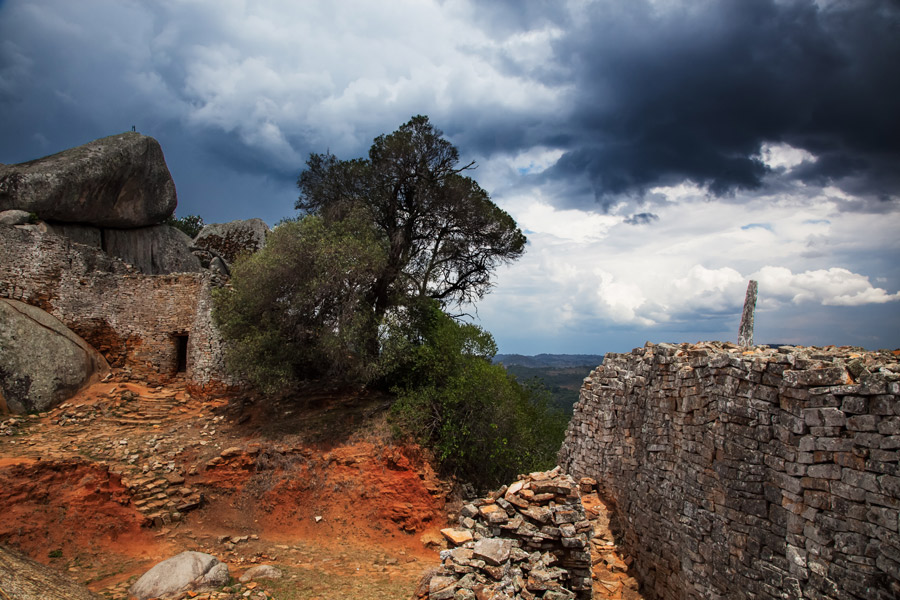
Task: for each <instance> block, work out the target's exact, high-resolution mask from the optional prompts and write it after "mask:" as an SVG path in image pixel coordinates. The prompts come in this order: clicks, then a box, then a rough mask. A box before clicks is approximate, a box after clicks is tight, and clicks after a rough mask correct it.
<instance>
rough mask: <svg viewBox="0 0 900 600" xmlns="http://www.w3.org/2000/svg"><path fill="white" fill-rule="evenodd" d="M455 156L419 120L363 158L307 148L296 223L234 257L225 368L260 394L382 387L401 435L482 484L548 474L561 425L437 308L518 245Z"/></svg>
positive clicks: (484, 283)
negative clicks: (318, 384)
mask: <svg viewBox="0 0 900 600" xmlns="http://www.w3.org/2000/svg"><path fill="white" fill-rule="evenodd" d="M458 161H459V157H458V153H457V151H456V148H454V147H453V146H452V145H451V144H450V143H449V142H448V141H447V140H445V139H443V137H442V134H441V132H440V131H439V130H437V129H435V128H434V127H433V126H432V125H431V124H430V123H429V122H428V119H427V117H421V116H419V117H414V118H413V119H412V120H411V121H409V122H408V123H406V124H405V125H403V126H402V127H400V129H399V130H397V131H395V132H394V133H391V134H390V135H383V136H379V137H378V138H376V139H375V141H374V143H373V144H372V147H371V149H370V151H369V156H368V158H367V159H355V160H338V159H337V158H336V157H335V156H333V155H331V154H328V153H326V154H313V155H312V156H311V157H310V159H309V161H308V162H307V168H306V170H305V171H303V173H302V174H301V175H300V178H299V180H298V186H299V188H300V198H299V200H298V202H297V208H298V209H300V210H301V211H302V214H303V216H302V217H301V218H300V219H299V220H295V221H288V222H284V223H282V224H280V225H279V226H278V227H276V228H275V230H274V231H273V233H272V235H271V236H270V237H269V238H268V240H267V241H266V245H265V247H264V248H263V249H262V250H261V251H259V252H257V253H255V254H253V255H251V256H248V257H244V258H242V259H239V260H238V261H237V262H236V264H235V265H234V266H233V268H232V278H231V286H230V287H228V288H224V289H221V290H218V291H217V292H215V296H214V301H215V302H214V311H213V317H214V319H215V321H216V324H217V326H218V327H219V330H220V331H221V333H222V335H223V337H224V338H225V340H226V363H227V365H228V367H229V369H230V370H231V371H232V372H233V373H235V374H237V375H238V376H240V377H243V378H245V379H247V380H249V381H251V382H252V383H254V384H255V385H256V386H257V387H258V388H260V389H262V390H264V391H274V390H278V389H284V388H287V387H289V386H291V385H292V384H294V383H296V382H298V381H299V380H303V379H309V378H317V377H331V378H339V379H341V380H343V381H345V382H346V381H348V380H349V381H356V382H366V383H369V384H379V385H381V386H382V387H385V388H390V389H392V390H393V391H394V392H395V393H396V394H397V401H396V403H395V406H394V409H393V411H392V414H393V415H394V418H395V423H396V425H397V429H398V431H399V432H402V433H403V434H405V435H413V436H416V437H418V438H419V439H420V440H422V441H424V442H425V443H426V444H427V445H429V446H431V447H432V448H434V449H435V451H436V454H437V456H438V458H439V460H440V462H441V464H442V466H443V468H444V470H445V471H446V472H449V473H455V474H457V475H460V476H462V477H464V478H465V479H468V480H471V481H474V482H477V483H479V484H480V485H483V486H489V485H494V484H498V483H500V482H501V481H503V480H505V479H508V478H510V477H512V476H514V475H516V474H517V473H518V472H519V471H523V470H534V469H538V468H544V467H549V466H552V464H553V463H554V462H555V454H556V451H557V449H558V448H559V445H560V443H561V442H562V437H563V434H564V429H565V421H566V420H565V417H564V416H563V415H562V413H561V412H560V411H558V410H556V409H554V408H552V406H551V403H550V400H549V396H548V395H547V394H546V393H545V392H543V391H540V390H539V389H538V388H534V387H527V386H525V387H523V386H521V385H519V384H518V383H516V381H515V379H514V378H513V377H511V376H508V375H507V374H506V371H505V370H504V368H503V367H502V366H500V365H494V364H492V363H491V358H492V357H493V356H494V355H495V354H496V352H497V347H496V344H495V343H494V340H493V338H492V337H491V335H490V334H489V333H487V332H486V331H484V330H482V329H481V328H479V327H477V326H475V325H471V324H466V323H461V322H458V321H456V320H454V319H452V318H451V317H449V316H448V315H447V314H445V312H444V308H445V307H447V306H448V305H460V304H464V303H467V302H470V301H473V300H476V299H478V298H480V297H482V296H483V295H484V294H485V293H486V292H487V291H488V289H489V288H490V277H491V275H492V273H493V271H494V270H495V269H496V268H497V267H498V266H499V265H500V264H503V263H505V262H508V261H511V260H514V259H516V258H518V257H519V256H520V255H521V254H522V253H523V252H524V248H525V236H524V235H522V232H521V231H520V230H519V228H518V227H517V226H516V223H515V221H514V220H513V219H512V217H510V216H509V215H508V214H506V213H505V212H504V211H502V210H501V209H500V208H498V207H497V206H496V205H495V204H494V203H493V202H491V200H490V198H489V196H488V194H487V192H485V191H484V190H483V189H481V187H480V186H479V185H478V184H477V183H476V182H475V181H474V180H472V179H470V178H468V177H465V176H464V175H463V174H462V173H463V172H464V171H466V170H468V169H470V168H471V167H472V164H468V165H465V166H462V167H458V166H457V165H458Z"/></svg>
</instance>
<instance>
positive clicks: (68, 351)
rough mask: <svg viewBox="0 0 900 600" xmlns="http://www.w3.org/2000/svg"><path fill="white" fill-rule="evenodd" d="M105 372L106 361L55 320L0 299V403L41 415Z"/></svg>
mask: <svg viewBox="0 0 900 600" xmlns="http://www.w3.org/2000/svg"><path fill="white" fill-rule="evenodd" d="M107 372H109V364H108V363H107V362H106V359H105V358H103V356H102V355H101V354H100V353H99V352H97V351H96V350H95V349H94V348H92V347H91V346H90V345H89V344H88V343H87V342H85V341H84V340H83V339H81V338H80V337H78V336H77V335H76V334H75V333H73V332H72V331H71V330H70V329H69V328H67V327H66V326H65V325H64V324H63V323H62V322H61V321H59V320H58V319H57V318H56V317H54V316H53V315H50V314H49V313H46V312H44V311H43V310H41V309H39V308H37V307H35V306H31V305H28V304H25V303H24V302H18V301H17V300H8V299H2V298H0V396H2V397H3V402H2V403H0V404H6V408H7V410H9V411H10V412H13V413H19V414H21V413H27V412H33V411H37V412H40V411H45V410H47V409H49V408H52V407H53V406H55V405H57V404H59V403H61V402H64V401H66V400H68V399H69V398H70V397H71V396H72V395H73V394H74V393H75V392H77V391H78V390H79V389H81V388H82V387H83V386H85V385H87V384H89V383H91V382H92V381H93V380H95V379H96V378H98V377H100V376H102V375H104V374H106V373H107Z"/></svg>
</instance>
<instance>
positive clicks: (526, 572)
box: [416, 467, 594, 600]
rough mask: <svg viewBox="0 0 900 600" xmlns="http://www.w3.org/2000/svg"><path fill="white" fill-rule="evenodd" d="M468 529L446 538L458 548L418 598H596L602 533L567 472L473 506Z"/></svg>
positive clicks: (465, 512)
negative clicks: (596, 543)
mask: <svg viewBox="0 0 900 600" xmlns="http://www.w3.org/2000/svg"><path fill="white" fill-rule="evenodd" d="M460 525H461V528H459V529H445V530H443V531H442V532H441V533H443V534H444V536H445V537H446V538H447V540H448V541H449V542H450V543H451V544H455V545H456V546H457V547H456V548H453V549H452V550H444V551H442V552H441V560H442V564H441V567H440V569H437V570H435V571H434V572H431V573H429V575H428V581H426V582H423V585H421V586H420V589H419V590H418V592H417V594H416V596H417V597H419V598H428V599H429V600H449V599H451V598H452V599H454V600H456V599H472V600H474V599H475V598H508V599H521V600H535V599H537V598H542V599H544V600H573V599H578V600H584V599H588V598H591V551H590V547H589V542H590V539H591V537H593V533H594V529H593V526H592V525H591V523H590V521H588V519H587V516H586V514H585V511H584V507H583V506H582V504H581V496H580V492H579V485H578V484H577V483H575V481H574V480H573V479H572V478H571V477H569V476H568V475H562V474H560V469H559V467H557V468H555V469H553V470H552V471H547V472H539V473H531V474H530V475H526V476H521V477H520V479H519V480H518V481H516V482H515V483H513V484H512V485H510V486H504V487H502V488H501V489H500V490H498V491H497V492H495V493H493V494H491V495H490V496H488V497H487V498H482V499H479V500H476V501H474V502H472V503H470V504H467V505H465V506H464V507H463V509H462V512H461V514H460Z"/></svg>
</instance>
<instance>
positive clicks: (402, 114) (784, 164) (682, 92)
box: [0, 0, 900, 354]
mask: <svg viewBox="0 0 900 600" xmlns="http://www.w3.org/2000/svg"><path fill="white" fill-rule="evenodd" d="M898 64H900V3H898V2H896V1H894V0H847V1H844V0H754V1H752V2H750V1H746V0H717V1H713V0H618V1H616V0H595V1H592V0H568V1H562V0H560V1H556V0H554V1H549V0H547V1H539V0H515V1H513V0H509V1H504V0H497V1H494V2H475V1H473V0H444V1H437V0H382V1H380V2H377V3H376V2H366V1H362V0H327V1H317V0H307V1H304V2H295V1H293V0H256V1H250V0H146V1H139V0H79V1H78V2H72V1H71V0H0V162H3V163H7V164H11V163H17V162H22V161H26V160H31V159H33V158H37V157H40V156H44V155H47V154H52V153H54V152H58V151H60V150H63V149H65V148H68V147H71V146H75V145H79V144H82V143H85V142H88V141H90V140H93V139H96V138H100V137H104V136H107V135H112V134H115V133H119V132H122V131H128V130H131V128H132V126H134V127H136V129H137V130H138V131H140V132H142V133H144V134H146V135H150V136H153V137H155V138H156V139H157V140H159V142H160V143H161V145H162V148H163V151H164V153H165V156H166V161H167V164H168V166H169V169H170V171H171V172H172V175H173V178H174V180H175V184H176V187H177V191H178V202H179V204H178V209H177V215H178V216H186V215H189V214H199V215H200V216H201V217H203V219H204V220H205V221H206V222H207V223H213V222H226V221H231V220H236V219H248V218H253V217H259V218H262V219H263V220H265V221H266V222H267V223H269V225H270V226H271V225H274V224H275V223H277V222H278V221H279V220H280V219H282V218H284V217H292V216H295V215H296V211H295V210H294V202H295V200H296V196H297V189H296V179H297V176H298V175H299V173H300V172H301V170H302V169H303V165H304V163H305V161H306V158H307V157H308V156H309V154H310V153H313V152H325V151H330V152H332V153H334V154H336V155H337V156H338V157H340V158H347V159H349V158H355V157H359V156H364V155H365V154H366V152H367V151H368V148H369V146H370V145H371V143H372V140H373V138H374V137H376V136H377V135H379V134H382V133H389V132H391V131H394V130H395V129H397V127H399V126H400V125H401V124H403V123H404V122H406V121H407V120H409V118H410V117H411V116H413V115H417V114H424V115H428V116H429V118H430V119H431V122H432V123H433V124H434V125H435V126H436V127H438V128H439V129H441V130H443V132H444V134H445V136H446V137H447V139H449V140H450V141H451V142H452V143H453V144H454V145H456V147H457V148H458V149H459V152H460V157H461V159H462V160H463V161H465V162H468V161H470V160H474V161H476V162H477V169H476V170H474V171H472V172H471V173H470V175H471V176H473V177H474V178H475V179H477V180H478V182H479V183H480V184H481V185H482V187H484V188H485V189H486V190H488V192H489V193H490V194H491V197H492V199H493V200H494V202H496V203H497V204H498V205H499V206H500V207H502V208H503V209H504V210H506V211H507V212H509V213H510V214H511V215H512V216H513V217H514V218H515V219H516V221H517V222H518V223H519V225H520V226H521V228H522V229H523V231H524V232H525V233H526V235H527V236H528V240H529V241H528V246H527V250H526V254H525V255H524V256H523V257H522V258H521V259H520V260H518V261H517V262H515V263H514V264H512V265H509V266H505V267H503V268H501V269H500V270H499V271H498V272H497V274H496V277H495V284H496V285H495V286H494V288H493V290H492V292H491V293H490V294H489V295H488V296H486V297H485V298H484V299H483V300H482V301H481V302H479V303H478V305H477V306H475V307H469V310H470V312H472V314H473V315H475V319H476V322H477V323H478V324H480V325H481V326H483V327H484V328H486V329H487V330H489V331H491V332H492V333H493V334H494V337H495V338H496V340H497V343H498V346H499V349H500V351H501V352H504V353H521V354H537V353H541V352H548V353H590V354H603V353H605V352H627V351H629V350H630V349H632V348H634V347H639V346H642V345H643V344H644V343H645V342H646V341H653V342H697V341H701V340H721V341H736V338H737V332H738V327H739V322H740V315H741V308H742V305H743V301H744V294H745V291H746V288H747V283H748V281H749V280H750V279H754V280H757V281H758V282H759V302H758V306H757V314H756V336H755V338H756V341H757V342H758V343H789V344H802V345H827V344H836V345H859V346H863V347H866V348H869V349H877V348H897V347H900V260H898V259H900V235H898V230H900V77H898V76H897V73H898V70H897V69H898V67H897V65H898Z"/></svg>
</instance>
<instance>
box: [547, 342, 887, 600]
mask: <svg viewBox="0 0 900 600" xmlns="http://www.w3.org/2000/svg"><path fill="white" fill-rule="evenodd" d="M559 459H560V464H561V465H562V466H563V467H564V468H565V469H567V471H568V472H569V473H570V474H572V475H574V476H576V477H578V476H588V477H593V478H595V479H597V481H598V482H599V485H600V489H601V491H602V493H603V494H604V495H605V496H606V497H607V498H608V499H610V500H612V501H613V502H614V503H615V504H616V505H617V508H618V511H619V513H620V515H621V516H622V517H623V518H622V522H623V523H624V525H625V532H624V540H623V544H624V546H625V551H626V552H627V553H628V554H630V555H631V556H633V557H634V558H635V563H634V564H635V567H636V568H637V571H638V574H639V577H640V579H641V580H642V584H643V589H644V591H645V594H646V595H647V596H648V597H655V598H665V599H681V598H717V599H718V598H810V599H821V598H839V599H847V600H851V599H870V600H871V599H884V600H887V599H888V598H897V597H900V533H898V528H900V366H898V358H897V356H896V355H895V354H894V353H890V352H886V351H882V352H864V351H861V350H859V349H852V348H833V347H830V348H825V349H821V348H792V347H785V348H779V349H777V350H775V349H768V348H761V347H756V348H751V349H749V350H747V349H743V350H742V349H740V348H738V347H736V346H733V345H730V344H719V343H705V344H698V345H687V344H685V345H679V346H676V345H669V344H660V345H653V344H647V346H645V347H644V348H638V349H635V350H633V351H632V352H631V353H630V354H608V355H607V356H606V358H605V359H604V362H603V365H602V366H601V367H598V368H597V369H596V370H594V371H593V372H592V373H591V375H590V376H589V377H588V378H586V379H585V383H584V386H583V387H582V390H581V398H580V401H579V403H578V404H577V405H576V407H575V414H574V417H573V419H572V421H571V424H570V426H569V430H568V432H567V436H566V441H565V443H564V444H563V447H562V449H561V451H560V456H559Z"/></svg>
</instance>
